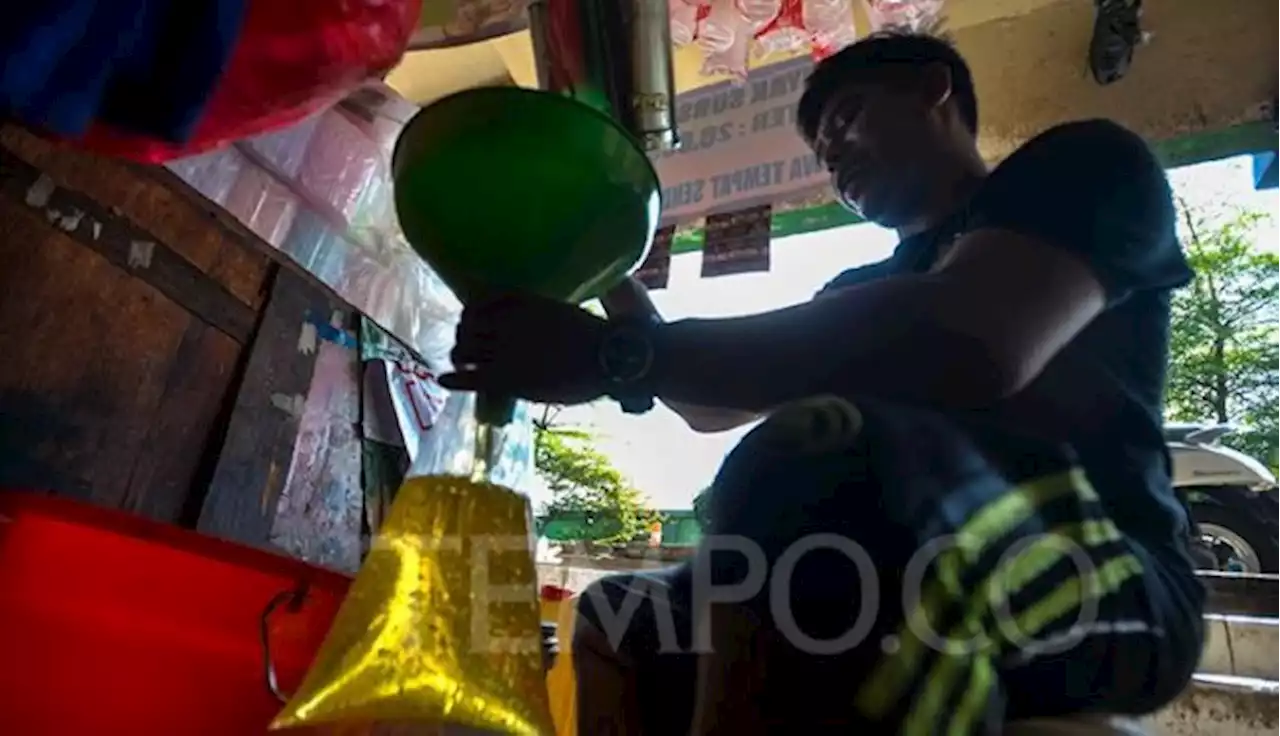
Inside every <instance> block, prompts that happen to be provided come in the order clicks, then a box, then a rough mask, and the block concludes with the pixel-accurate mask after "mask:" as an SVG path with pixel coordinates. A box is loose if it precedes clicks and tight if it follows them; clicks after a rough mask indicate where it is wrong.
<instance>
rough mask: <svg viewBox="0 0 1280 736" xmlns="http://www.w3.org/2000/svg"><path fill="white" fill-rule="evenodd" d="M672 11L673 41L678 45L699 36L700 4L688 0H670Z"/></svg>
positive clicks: (690, 41)
mask: <svg viewBox="0 0 1280 736" xmlns="http://www.w3.org/2000/svg"><path fill="white" fill-rule="evenodd" d="M669 1H670V5H669V6H668V9H669V12H670V13H671V43H672V44H674V45H675V46H676V47H680V46H685V45H688V44H691V43H693V39H695V38H697V36H698V16H699V10H700V6H699V5H698V4H697V3H696V2H689V1H688V0H669Z"/></svg>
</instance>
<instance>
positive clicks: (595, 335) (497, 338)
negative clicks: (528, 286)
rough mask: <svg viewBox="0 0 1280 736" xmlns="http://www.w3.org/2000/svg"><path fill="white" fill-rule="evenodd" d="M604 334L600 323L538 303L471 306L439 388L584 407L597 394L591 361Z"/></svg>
mask: <svg viewBox="0 0 1280 736" xmlns="http://www.w3.org/2000/svg"><path fill="white" fill-rule="evenodd" d="M605 329H606V323H605V321H604V320H602V319H600V318H599V317H596V316H594V315H592V314H590V313H589V312H587V311H586V310H584V309H580V308H578V307H576V306H574V305H572V304H563V303H561V302H556V301H552V300H550V299H544V298H541V297H535V296H517V295H511V296H504V297H499V298H496V299H492V300H489V301H485V302H481V303H478V304H473V305H470V306H468V307H467V308H466V309H465V310H463V312H462V320H461V322H459V324H458V341H457V344H456V345H455V346H454V349H453V365H454V372H453V373H450V374H448V375H445V376H441V377H440V384H441V385H443V386H444V387H445V388H448V389H452V390H458V391H484V392H492V393H495V394H499V395H506V396H516V397H518V398H522V399H529V400H531V401H539V402H543V403H548V404H582V403H586V402H588V401H592V400H594V399H597V398H599V397H600V396H602V395H604V392H605V388H606V381H605V376H604V372H603V370H602V369H601V367H600V358H599V355H600V340H601V338H602V337H603V335H604V331H605Z"/></svg>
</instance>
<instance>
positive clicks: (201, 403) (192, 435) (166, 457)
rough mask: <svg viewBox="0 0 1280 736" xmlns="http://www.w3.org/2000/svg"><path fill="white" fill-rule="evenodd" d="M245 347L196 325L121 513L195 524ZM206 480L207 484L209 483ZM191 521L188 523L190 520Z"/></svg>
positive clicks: (176, 359)
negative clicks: (194, 507)
mask: <svg viewBox="0 0 1280 736" xmlns="http://www.w3.org/2000/svg"><path fill="white" fill-rule="evenodd" d="M241 350H242V349H241V346H240V345H238V344H236V342H235V341H234V340H232V339H231V338H230V337H228V336H226V335H224V334H223V333H221V332H219V331H217V330H215V329H213V328H212V327H210V326H208V325H206V324H204V323H203V322H200V321H199V320H195V319H192V320H190V321H189V323H188V325H187V329H186V331H185V332H184V333H183V336H182V341H181V343H180V344H179V345H178V348H177V350H176V351H175V353H174V356H173V360H172V362H171V363H170V365H169V370H168V373H167V375H166V376H165V383H164V391H163V394H162V395H161V398H160V403H159V406H157V407H156V410H155V412H154V414H153V415H152V416H151V418H150V422H149V428H148V431H147V435H146V439H145V440H144V441H143V451H142V452H140V453H139V455H138V457H137V459H136V460H135V462H134V465H133V470H132V472H131V474H130V476H129V484H128V486H127V488H126V491H125V497H124V499H123V502H122V503H121V508H124V509H126V510H129V511H133V512H136V513H139V514H142V515H144V516H149V517H151V518H154V519H160V520H162V521H175V522H179V523H184V522H185V523H188V524H194V521H195V517H194V515H193V514H191V513H190V511H189V508H188V504H189V503H190V500H191V499H190V496H191V494H192V491H193V487H194V486H195V484H196V483H197V482H198V481H199V480H201V479H200V478H199V474H200V472H201V470H202V466H203V463H204V461H205V459H206V457H207V452H209V451H210V450H212V451H213V452H214V453H216V451H217V450H218V449H219V448H218V446H217V445H216V443H214V444H212V445H211V440H214V439H215V435H216V420H217V417H218V414H219V410H220V409H221V408H222V405H223V402H224V401H226V400H228V399H229V398H230V397H229V396H228V387H229V386H230V383H231V379H232V374H233V372H234V371H235V368H236V363H237V359H238V358H239V356H240V354H241ZM205 480H207V479H205ZM188 516H190V519H189V520H188V518H187V517H188Z"/></svg>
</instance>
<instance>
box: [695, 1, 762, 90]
mask: <svg viewBox="0 0 1280 736" xmlns="http://www.w3.org/2000/svg"><path fill="white" fill-rule="evenodd" d="M753 36H754V32H753V29H752V23H751V21H750V20H748V19H747V18H746V17H745V16H743V14H742V13H741V12H740V11H739V10H738V6H737V3H736V1H735V0H721V2H718V3H716V4H714V5H712V6H711V11H710V12H709V13H707V17H706V18H705V19H703V21H702V23H701V25H699V27H698V39H697V44H698V46H699V47H700V48H701V49H702V53H703V54H704V56H703V60H702V73H703V74H705V75H707V76H714V75H717V74H728V75H729V76H732V77H736V78H738V79H746V76H747V58H748V57H749V56H750V54H751V40H752V37H753Z"/></svg>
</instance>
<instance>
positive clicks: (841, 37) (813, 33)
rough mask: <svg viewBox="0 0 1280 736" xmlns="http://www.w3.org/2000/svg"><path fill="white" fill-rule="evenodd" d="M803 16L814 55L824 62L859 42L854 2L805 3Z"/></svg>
mask: <svg viewBox="0 0 1280 736" xmlns="http://www.w3.org/2000/svg"><path fill="white" fill-rule="evenodd" d="M802 2H803V4H802V6H801V14H802V16H803V18H804V27H805V30H807V31H808V32H809V39H810V44H811V51H810V53H811V55H812V56H813V58H814V59H815V60H819V61H821V60H822V59H825V58H826V57H828V56H831V55H832V54H834V53H836V52H837V51H839V50H840V49H842V48H844V47H845V46H848V45H849V44H851V43H853V42H854V41H857V40H858V29H857V26H855V25H854V20H853V3H852V2H851V0H802Z"/></svg>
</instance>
